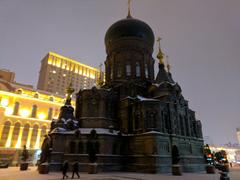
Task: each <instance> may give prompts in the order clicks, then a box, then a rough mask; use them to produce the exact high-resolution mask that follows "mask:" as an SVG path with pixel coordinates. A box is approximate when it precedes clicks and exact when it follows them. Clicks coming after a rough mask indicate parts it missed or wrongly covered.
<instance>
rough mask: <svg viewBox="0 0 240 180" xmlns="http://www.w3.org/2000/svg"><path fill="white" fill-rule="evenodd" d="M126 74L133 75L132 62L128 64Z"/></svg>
mask: <svg viewBox="0 0 240 180" xmlns="http://www.w3.org/2000/svg"><path fill="white" fill-rule="evenodd" d="M126 75H127V76H131V65H130V64H127V65H126Z"/></svg>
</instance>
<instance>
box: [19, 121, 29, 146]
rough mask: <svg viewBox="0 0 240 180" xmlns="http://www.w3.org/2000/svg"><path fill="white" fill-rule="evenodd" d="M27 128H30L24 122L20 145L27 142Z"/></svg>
mask: <svg viewBox="0 0 240 180" xmlns="http://www.w3.org/2000/svg"><path fill="white" fill-rule="evenodd" d="M29 128H30V125H29V124H25V125H24V127H23V134H22V144H21V146H22V147H23V146H24V145H26V144H27V138H28V133H29Z"/></svg>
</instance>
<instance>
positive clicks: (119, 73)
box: [117, 64, 122, 78]
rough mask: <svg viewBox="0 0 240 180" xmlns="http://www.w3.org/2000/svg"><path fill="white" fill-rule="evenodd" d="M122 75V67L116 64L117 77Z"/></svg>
mask: <svg viewBox="0 0 240 180" xmlns="http://www.w3.org/2000/svg"><path fill="white" fill-rule="evenodd" d="M121 76H122V67H121V64H118V65H117V77H118V78H119V77H121Z"/></svg>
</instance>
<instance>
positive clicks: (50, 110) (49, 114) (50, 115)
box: [48, 108, 53, 120]
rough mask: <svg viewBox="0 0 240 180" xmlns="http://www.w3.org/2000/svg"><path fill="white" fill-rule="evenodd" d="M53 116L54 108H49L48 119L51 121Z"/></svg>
mask: <svg viewBox="0 0 240 180" xmlns="http://www.w3.org/2000/svg"><path fill="white" fill-rule="evenodd" d="M52 114H53V108H49V109H48V119H49V120H51V119H52Z"/></svg>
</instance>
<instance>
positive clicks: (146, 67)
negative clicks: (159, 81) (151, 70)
mask: <svg viewBox="0 0 240 180" xmlns="http://www.w3.org/2000/svg"><path fill="white" fill-rule="evenodd" d="M145 76H146V78H148V77H149V74H148V65H147V64H145Z"/></svg>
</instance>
